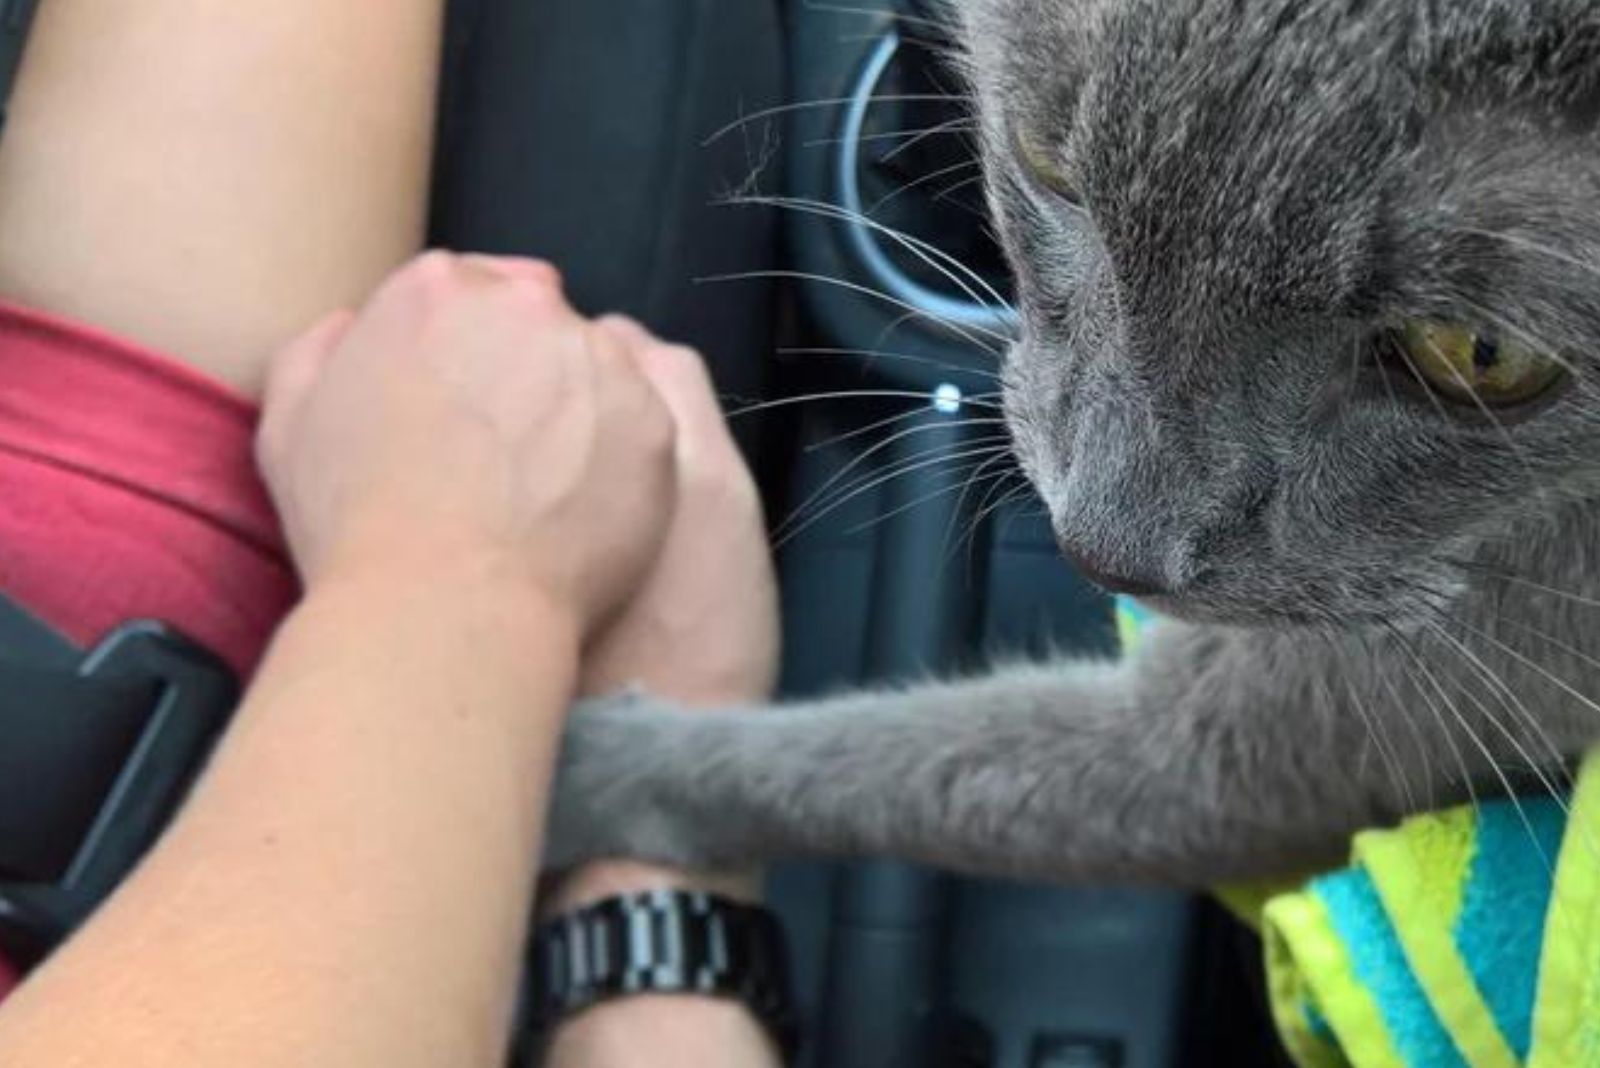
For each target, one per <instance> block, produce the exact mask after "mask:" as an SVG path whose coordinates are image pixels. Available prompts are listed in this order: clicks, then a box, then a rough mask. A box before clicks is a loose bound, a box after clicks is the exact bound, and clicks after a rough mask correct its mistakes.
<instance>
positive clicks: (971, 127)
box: [879, 115, 981, 165]
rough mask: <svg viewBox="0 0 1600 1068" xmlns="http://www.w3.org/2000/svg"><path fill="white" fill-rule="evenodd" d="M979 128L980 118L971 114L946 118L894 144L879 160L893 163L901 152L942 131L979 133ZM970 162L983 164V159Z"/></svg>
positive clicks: (907, 150)
mask: <svg viewBox="0 0 1600 1068" xmlns="http://www.w3.org/2000/svg"><path fill="white" fill-rule="evenodd" d="M978 129H979V127H978V120H977V119H976V118H974V117H973V116H971V115H962V116H959V117H957V118H954V119H946V120H945V121H944V122H940V123H935V124H934V125H932V126H930V127H928V128H927V129H926V130H924V131H923V132H922V133H919V134H917V135H916V136H915V137H912V138H909V139H908V140H906V141H905V142H904V143H903V144H898V145H896V146H894V147H893V148H891V149H890V150H889V151H887V152H885V153H884V154H883V159H881V160H880V161H879V162H880V163H893V162H894V160H895V159H896V158H897V157H898V156H899V155H900V154H901V153H903V152H909V151H910V150H911V149H913V148H916V147H917V146H918V145H920V144H922V142H924V141H926V140H927V139H928V138H930V137H937V136H939V135H940V134H942V133H977V132H978ZM968 162H970V163H972V164H974V165H981V161H980V160H978V159H976V158H974V159H972V160H969V161H968Z"/></svg>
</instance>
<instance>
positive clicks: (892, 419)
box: [803, 394, 987, 453]
mask: <svg viewBox="0 0 1600 1068" xmlns="http://www.w3.org/2000/svg"><path fill="white" fill-rule="evenodd" d="M985 396H987V394H985ZM927 414H928V407H927V405H924V404H919V405H916V406H915V407H912V408H908V409H906V410H905V411H903V412H899V413H896V414H895V415H889V416H885V417H884V418H882V419H877V420H874V421H873V422H870V423H868V424H867V425H866V426H861V427H856V428H855V429H854V430H845V431H841V432H840V433H838V434H832V435H829V436H828V437H826V438H823V439H822V440H820V441H813V442H811V443H810V444H809V445H807V446H806V447H805V449H804V450H803V451H805V452H807V453H814V452H821V451H822V450H824V449H828V448H832V447H833V446H835V445H842V444H844V443H845V442H847V441H854V440H856V439H857V438H864V437H869V436H870V435H872V434H875V433H877V432H878V431H880V430H884V429H886V428H888V427H891V426H896V425H898V424H900V423H904V422H906V421H908V420H911V419H917V418H920V417H923V416H926V415H927Z"/></svg>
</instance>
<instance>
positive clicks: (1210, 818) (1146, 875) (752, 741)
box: [549, 625, 1439, 884]
mask: <svg viewBox="0 0 1600 1068" xmlns="http://www.w3.org/2000/svg"><path fill="white" fill-rule="evenodd" d="M1379 660H1381V658H1372V657H1368V656H1366V655H1365V652H1364V649H1363V648H1361V647H1358V646H1351V647H1349V648H1345V649H1342V650H1341V648H1340V647H1339V646H1337V645H1336V644H1335V643H1329V642H1325V641H1318V640H1313V639H1308V640H1305V641H1304V642H1301V643H1296V642H1294V641H1290V640H1287V639H1281V638H1270V637H1261V638H1257V637H1253V636H1251V635H1249V634H1248V633H1247V632H1239V631H1223V630H1217V631H1211V630H1208V629H1205V628H1196V627H1184V626H1177V625H1174V626H1170V627H1166V628H1162V629H1160V630H1158V631H1157V632H1156V633H1155V634H1153V635H1152V636H1151V640H1150V641H1149V643H1147V646H1146V649H1145V651H1144V652H1143V654H1142V655H1141V656H1140V657H1139V658H1137V659H1134V660H1130V661H1127V662H1125V663H1115V664H1113V663H1067V664H1058V665H1054V666H1049V667H1036V668H1028V669H1023V670H1010V671H1004V672H1000V673H997V674H995V675H992V676H989V677H985V678H980V679H976V680H973V681H969V682H960V683H951V684H939V685H928V686H924V687H919V688H914V689H909V690H905V691H901V692H893V693H877V694H860V695H854V696H845V697H840V698H837V699H833V700H826V701H820V702H816V703H809V704H797V705H792V706H788V707H779V708H775V709H763V710H748V711H730V712H723V713H710V714H701V713H689V712H684V711H678V710H673V709H670V708H668V707H665V706H662V705H659V704H657V703H655V702H654V701H653V700H651V699H649V698H638V699H634V700H631V701H617V702H601V703H598V704H595V705H593V706H590V707H587V708H584V709H581V710H579V711H578V712H577V713H576V714H575V715H574V717H573V720H572V723H571V725H570V727H569V732H568V737H567V740H566V749H565V753H564V756H563V760H562V768H561V777H560V788H559V792H558V798H557V802H556V806H555V813H554V819H553V823H552V829H551V839H550V845H549V850H550V853H549V858H550V863H551V864H553V865H555V866H564V865H567V864H571V863H573V862H576V861H578V860H581V859H586V858H590V857H595V856H609V855H630V856H636V857H641V858H646V859H652V860H658V861H666V862H672V863H677V864H682V865H687V866H695V867H702V866H711V867H716V866H732V865H739V864H745V863H749V862H754V861H766V860H771V859H776V858H783V857H793V856H834V857H838V856H860V855H872V856H892V857H897V858H902V859H908V860H916V861H921V862H925V863H929V864H935V865H939V866H943V867H947V868H952V869H957V870H963V871H968V872H974V873H983V874H990V875H1011V876H1023V877H1031V878H1047V879H1064V880H1080V879H1089V880H1096V881H1108V880H1128V881H1141V882H1143V881H1162V882H1177V883H1184V884H1203V883H1210V882H1214V881H1218V880H1225V879H1235V878H1242V877H1255V876H1261V875H1269V874H1277V873H1281V872H1288V871H1292V870H1296V869H1297V868H1298V867H1299V866H1301V865H1303V864H1305V863H1308V862H1313V861H1320V860H1324V859H1329V858H1332V857H1334V856H1336V855H1337V853H1338V851H1339V850H1340V849H1341V848H1342V847H1343V845H1344V843H1345V841H1346V839H1347V836H1348V835H1349V834H1350V833H1351V832H1352V831H1353V830H1356V829H1358V828H1361V827H1364V826H1369V825H1372V824H1374V823H1377V822H1381V821H1385V820H1389V819H1392V818H1393V817H1395V816H1396V815H1398V814H1400V812H1401V811H1402V810H1403V809H1404V808H1406V807H1407V805H1408V803H1410V804H1414V803H1415V802H1416V800H1417V798H1419V797H1421V796H1422V792H1423V790H1424V788H1426V789H1427V790H1428V791H1429V792H1430V793H1431V792H1433V791H1434V790H1435V789H1436V787H1437V781H1436V780H1434V779H1432V778H1431V776H1432V771H1431V770H1427V772H1426V773H1427V775H1429V776H1430V779H1429V782H1428V783H1427V784H1426V785H1425V784H1424V783H1423V781H1422V779H1421V778H1420V772H1421V771H1422V770H1426V766H1427V765H1428V755H1427V754H1428V752H1429V750H1434V751H1437V749H1438V746H1439V740H1438V739H1437V738H1436V737H1430V731H1431V729H1432V728H1429V727H1427V726H1426V725H1422V726H1419V725H1418V723H1417V721H1415V720H1412V721H1411V727H1412V728H1414V729H1413V730H1412V732H1411V737H1410V738H1409V739H1408V738H1407V737H1406V735H1405V734H1404V733H1396V732H1395V731H1393V730H1391V732H1390V740H1391V743H1392V744H1391V745H1390V746H1384V745H1382V744H1381V743H1378V742H1375V741H1374V739H1375V737H1381V736H1375V735H1374V733H1373V730H1372V724H1371V720H1370V717H1372V716H1382V715H1388V716H1389V717H1390V721H1391V725H1392V724H1393V723H1396V722H1399V719H1400V717H1399V716H1398V715H1395V714H1394V713H1393V712H1392V711H1386V710H1385V708H1384V707H1383V706H1385V705H1386V704H1389V703H1392V702H1394V701H1395V700H1396V699H1397V698H1399V695H1400V694H1401V693H1402V692H1403V688H1402V687H1397V686H1396V684H1395V683H1394V682H1393V680H1391V679H1388V678H1385V677H1383V676H1382V675H1381V672H1380V665H1379ZM1402 677H1403V678H1404V677H1409V676H1402ZM1419 754H1420V759H1419ZM1406 765H1409V766H1406ZM1407 776H1409V782H1408V781H1407V780H1406V777H1407ZM1436 796H1437V795H1435V797H1436Z"/></svg>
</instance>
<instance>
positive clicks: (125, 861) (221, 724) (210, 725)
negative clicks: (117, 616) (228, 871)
mask: <svg viewBox="0 0 1600 1068" xmlns="http://www.w3.org/2000/svg"><path fill="white" fill-rule="evenodd" d="M238 697H239V686H238V683H237V681H236V680H235V679H234V677H233V675H232V673H231V672H230V671H229V670H228V668H227V667H226V666H225V665H223V664H222V663H221V662H220V661H219V660H217V659H216V658H215V657H213V656H212V655H210V654H209V653H207V652H206V651H205V650H203V649H201V648H200V647H198V646H196V645H195V644H194V643H192V642H190V641H188V640H186V639H184V638H183V637H181V636H179V635H178V634H176V633H174V632H173V631H172V630H170V629H168V628H166V627H164V626H161V625H160V624H156V623H148V622H141V623H130V624H127V625H125V626H123V627H120V628H118V629H117V630H116V631H115V632H114V633H113V634H112V635H111V636H110V637H108V638H107V639H106V640H105V641H103V642H102V643H101V644H100V645H99V646H97V647H96V648H95V649H94V650H92V651H91V652H89V653H87V654H85V653H84V652H82V651H80V650H78V649H77V648H75V647H74V646H73V645H72V644H71V643H70V642H68V641H66V640H65V639H64V638H62V637H61V636H60V635H58V634H56V633H55V632H54V631H53V630H52V629H51V628H50V627H48V626H47V625H46V624H44V623H43V622H41V621H40V620H38V619H36V618H34V617H33V616H31V615H30V614H29V613H27V612H26V611H25V610H23V609H22V608H20V607H18V606H17V605H16V604H14V603H12V602H10V601H9V600H7V599H6V598H4V597H3V596H0V952H4V953H5V955H6V956H8V957H11V958H14V959H15V958H21V962H22V963H33V962H35V961H37V960H39V959H41V958H42V957H43V956H44V955H46V954H47V953H48V952H49V951H50V950H51V949H53V948H54V947H55V945H57V944H58V943H59V942H60V941H61V940H62V939H63V938H65V937H66V936H67V935H68V934H70V933H71V932H72V930H74V929H75V928H76V927H77V926H78V925H79V924H81V923H82V922H83V921H84V920H85V919H87V918H88V916H89V914H90V913H91V912H92V911H93V910H94V908H95V907H96V906H98V905H99V904H100V902H101V901H102V900H104V898H105V897H106V896H107V895H109V894H110V893H111V891H112V890H114V889H115V888H116V886H117V885H118V884H119V883H120V882H121V881H122V880H123V878H125V877H126V875H127V874H128V872H129V871H131V870H132V868H133V866H134V864H136V863H137V862H138V860H139V858H140V857H141V856H142V855H143V854H144V853H145V852H146V851H147V850H148V849H149V848H150V846H151V845H153V844H154V843H155V840H156V838H158V837H159V836H160V834H161V831H162V830H163V829H164V828H165V827H166V824H167V823H168V821H169V820H170V819H171V817H172V815H173V814H174V812H176V810H177V808H178V806H179V805H181V804H182V801H183V798H184V796H185V794H186V793H187V791H188V788H189V785H190V784H191V783H192V781H193V779H194V776H195V775H196V774H197V773H198V771H199V769H200V768H201V766H202V765H203V764H204V762H205V759H206V757H207V756H208V755H209V754H210V752H211V749H212V748H213V746H214V745H215V743H216V741H217V739H218V737H219V736H220V735H221V733H222V731H223V729H224V728H225V727H226V725H227V723H228V720H229V718H230V717H231V715H232V711H233V709H234V707H235V705H236V704H237V703H238Z"/></svg>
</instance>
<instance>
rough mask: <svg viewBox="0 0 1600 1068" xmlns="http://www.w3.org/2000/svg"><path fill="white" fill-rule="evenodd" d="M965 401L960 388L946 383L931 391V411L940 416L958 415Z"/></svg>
mask: <svg viewBox="0 0 1600 1068" xmlns="http://www.w3.org/2000/svg"><path fill="white" fill-rule="evenodd" d="M965 399H966V398H965V396H964V395H963V394H962V392H961V387H960V386H953V385H951V384H950V383H948V382H946V383H945V384H944V385H942V386H940V387H939V388H938V389H936V390H934V391H933V410H934V411H936V412H938V413H939V414H940V415H958V414H960V412H961V403H962V401H963V400H965Z"/></svg>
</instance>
